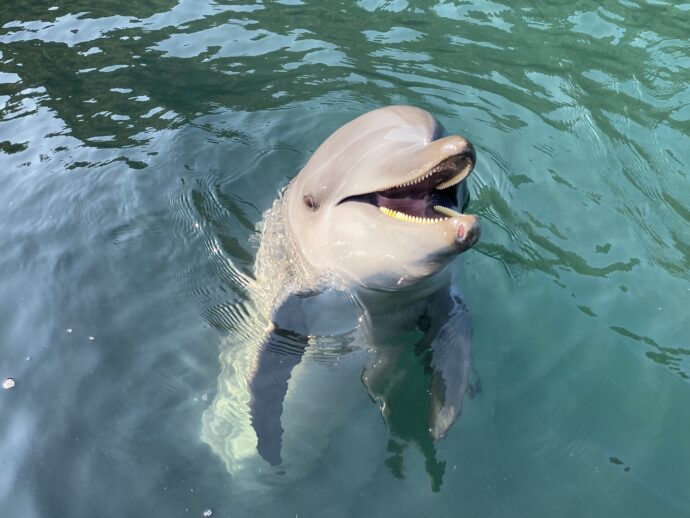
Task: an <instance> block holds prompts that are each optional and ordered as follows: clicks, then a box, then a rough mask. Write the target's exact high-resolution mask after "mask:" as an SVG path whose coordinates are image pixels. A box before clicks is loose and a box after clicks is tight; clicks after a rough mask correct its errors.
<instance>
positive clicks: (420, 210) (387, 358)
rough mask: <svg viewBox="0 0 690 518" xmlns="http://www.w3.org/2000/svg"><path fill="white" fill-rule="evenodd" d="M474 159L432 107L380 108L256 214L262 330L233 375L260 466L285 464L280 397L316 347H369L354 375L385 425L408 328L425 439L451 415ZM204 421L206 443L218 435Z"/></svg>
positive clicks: (467, 366)
mask: <svg viewBox="0 0 690 518" xmlns="http://www.w3.org/2000/svg"><path fill="white" fill-rule="evenodd" d="M475 163H476V153H475V149H474V147H473V145H472V144H471V143H470V142H469V141H468V140H466V139H465V138H463V137H461V136H458V135H448V134H446V132H445V130H444V129H443V127H442V126H441V124H440V123H439V122H438V121H437V120H436V119H435V118H434V117H433V116H432V115H430V114H429V113H428V112H426V111H424V110H421V109H419V108H414V107H411V106H389V107H385V108H380V109H377V110H374V111H371V112H369V113H366V114H364V115H361V116H359V117H357V118H356V119H354V120H353V121H351V122H349V123H347V124H345V125H344V126H342V127H341V128H340V129H338V130H337V131H335V133H333V134H332V135H331V136H330V137H328V138H327V139H326V141H325V142H323V144H321V146H320V147H319V148H318V149H317V150H316V151H315V152H314V154H313V155H312V157H311V158H310V160H309V161H308V162H307V164H306V165H305V166H304V168H303V169H302V170H301V171H300V172H299V174H297V176H296V177H294V178H293V179H292V181H290V183H289V185H288V186H287V187H286V189H285V190H284V191H283V193H282V195H281V196H280V197H279V198H278V199H277V200H276V201H275V203H274V204H273V206H272V207H271V208H270V209H269V210H268V211H267V212H266V213H265V214H264V218H263V223H262V229H261V242H260V245H259V250H258V252H257V259H256V265H255V279H256V281H255V283H254V285H253V287H252V289H251V291H252V296H253V297H254V298H255V299H257V300H261V303H260V304H257V305H256V307H257V308H260V309H261V311H259V313H263V315H262V318H263V322H264V328H263V329H262V331H261V332H260V333H258V334H256V333H255V334H254V335H252V337H253V339H255V340H254V343H252V345H251V346H248V351H249V353H248V354H249V356H250V365H249V367H248V369H247V371H246V372H244V373H238V372H237V367H234V372H235V373H236V374H237V375H238V376H239V377H240V378H242V379H244V380H246V382H243V384H241V387H242V388H243V389H245V390H246V391H247V392H248V397H247V398H246V407H245V409H246V410H245V411H248V414H249V422H250V423H251V428H252V430H253V431H254V434H255V436H256V440H255V443H254V444H255V445H256V450H255V451H258V454H259V455H260V457H261V458H262V459H264V460H265V461H266V462H267V463H268V464H270V465H271V466H280V465H281V463H282V462H283V459H282V452H281V449H282V439H283V434H284V429H283V422H284V421H285V419H284V416H283V410H284V403H285V400H286V394H288V391H289V390H291V389H290V386H291V385H292V384H295V383H298V382H299V380H298V379H294V376H293V374H294V373H295V371H296V369H297V367H298V366H299V365H300V363H301V362H302V360H303V358H304V356H305V353H306V352H308V350H309V349H310V348H313V347H314V344H316V343H319V340H321V341H323V340H326V341H328V340H329V339H332V340H335V341H336V342H337V341H338V340H340V339H342V340H344V342H347V343H348V344H351V343H355V344H357V345H358V347H359V348H360V349H365V351H366V355H367V358H368V360H367V361H366V365H365V366H364V368H363V370H362V371H361V380H362V382H363V384H364V386H365V387H366V389H367V391H368V393H369V395H370V396H371V398H372V399H374V400H375V401H377V402H378V403H379V405H380V408H381V413H382V415H383V417H384V420H385V421H386V423H387V424H389V426H393V423H395V422H396V419H395V417H394V416H391V415H390V412H391V408H394V407H396V405H392V406H391V405H390V404H388V402H387V396H388V394H390V393H391V391H390V390H388V389H387V387H391V386H392V385H391V382H390V380H391V379H392V378H391V376H393V375H394V372H393V373H392V371H394V370H395V369H394V366H395V365H396V358H400V357H402V356H404V355H403V354H401V351H400V346H399V345H397V344H398V343H399V342H398V341H397V338H396V337H399V336H401V334H403V333H406V332H409V331H411V330H415V331H416V332H417V333H418V334H419V336H420V338H419V340H418V342H419V343H418V347H417V351H416V352H415V354H419V355H425V362H426V363H425V365H426V370H427V372H428V374H429V375H428V382H429V386H428V389H427V390H425V391H424V394H423V395H422V397H426V398H427V399H428V401H427V405H426V408H427V409H428V415H426V416H422V417H421V419H422V420H423V421H424V423H423V427H424V430H425V432H424V433H426V434H427V436H428V440H429V442H430V443H432V442H433V441H435V440H437V439H440V438H442V437H443V436H445V435H446V433H447V432H448V430H449V429H450V427H451V426H452V424H453V423H454V422H455V421H456V419H457V418H458V416H459V414H460V412H461V409H462V402H463V398H464V396H465V394H466V393H467V392H468V391H469V390H470V386H471V385H470V383H469V377H470V372H471V341H470V334H471V329H470V327H471V326H470V315H469V312H468V309H467V307H466V305H465V303H464V301H463V298H462V295H461V294H460V292H459V290H458V288H457V282H455V281H454V280H453V276H454V272H455V270H456V269H455V268H452V267H451V266H452V265H453V263H454V261H453V259H454V258H455V257H456V256H458V255H459V254H461V253H462V252H464V251H466V250H468V249H469V248H471V247H472V246H473V245H474V244H475V243H476V242H477V240H478V239H479V235H480V225H479V221H478V219H477V217H476V216H474V215H471V214H465V213H463V211H464V210H465V208H466V206H467V204H468V202H469V194H468V189H467V184H466V179H467V177H468V175H469V174H470V173H471V172H472V170H473V168H474V166H475ZM353 336H355V337H356V338H355V339H351V337H353ZM342 340H341V341H342ZM344 342H343V343H344ZM334 372H336V371H334ZM327 379H328V378H327ZM339 379H341V378H339V377H338V376H337V375H334V376H333V381H332V383H337V382H338V381H337V380H339ZM425 379H426V378H425ZM326 383H328V381H326ZM238 387H239V385H238ZM330 388H331V389H332V388H333V387H330ZM226 392H228V391H226ZM231 392H233V391H229V392H228V394H230V393H231ZM319 395H320V394H319V392H318V391H315V392H313V393H312V394H311V395H310V397H314V398H318V397H319ZM217 406H218V408H219V411H220V410H221V406H223V407H228V404H227V402H221V401H219V402H218V404H217ZM397 407H400V405H399V404H398V405H397ZM329 411H332V412H334V413H337V412H339V409H338V408H332V409H331V410H329ZM231 420H235V421H238V422H239V421H240V420H241V418H240V417H233V418H228V419H226V421H231ZM398 421H399V420H398ZM208 422H209V424H208V426H207V427H206V428H208V430H209V432H208V434H207V435H209V436H210V435H211V434H212V433H216V434H218V433H219V432H218V430H219V427H218V426H217V425H215V424H213V422H212V421H211V420H210V418H209V421H208ZM427 446H428V445H427ZM427 449H428V447H427ZM431 449H433V447H431Z"/></svg>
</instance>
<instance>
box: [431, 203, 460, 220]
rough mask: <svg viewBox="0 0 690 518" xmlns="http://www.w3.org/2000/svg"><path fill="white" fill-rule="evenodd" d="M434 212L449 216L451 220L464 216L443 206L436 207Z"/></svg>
mask: <svg viewBox="0 0 690 518" xmlns="http://www.w3.org/2000/svg"><path fill="white" fill-rule="evenodd" d="M434 210H435V211H436V212H439V213H441V214H443V215H444V216H448V217H449V218H455V217H457V216H462V214H461V213H459V212H458V211H455V210H453V209H449V208H448V207H444V206H443V205H434Z"/></svg>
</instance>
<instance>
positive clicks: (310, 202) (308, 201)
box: [303, 194, 319, 211]
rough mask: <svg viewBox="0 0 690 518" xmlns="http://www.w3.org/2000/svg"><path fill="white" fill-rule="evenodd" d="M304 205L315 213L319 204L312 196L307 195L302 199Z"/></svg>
mask: <svg viewBox="0 0 690 518" xmlns="http://www.w3.org/2000/svg"><path fill="white" fill-rule="evenodd" d="M303 200H304V204H305V205H306V206H307V207H309V208H310V209H311V210H313V211H316V210H318V209H319V203H318V202H317V201H316V200H315V199H314V197H313V196H311V195H309V194H307V195H306V196H305V197H304V198H303Z"/></svg>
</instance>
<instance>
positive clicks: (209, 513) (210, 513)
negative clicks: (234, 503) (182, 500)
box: [204, 509, 213, 518]
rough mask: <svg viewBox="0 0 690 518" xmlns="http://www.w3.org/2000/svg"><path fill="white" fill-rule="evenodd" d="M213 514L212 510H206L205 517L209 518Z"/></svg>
mask: <svg viewBox="0 0 690 518" xmlns="http://www.w3.org/2000/svg"><path fill="white" fill-rule="evenodd" d="M212 514H213V511H211V510H210V509H206V510H205V511H204V516H205V517H207V518H208V517H209V516H211V515H212Z"/></svg>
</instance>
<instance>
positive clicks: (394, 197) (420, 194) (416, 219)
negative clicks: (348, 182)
mask: <svg viewBox="0 0 690 518" xmlns="http://www.w3.org/2000/svg"><path fill="white" fill-rule="evenodd" d="M473 167H474V154H473V153H471V152H466V153H462V154H460V155H456V156H452V157H450V158H447V159H446V160H444V161H442V162H441V163H439V164H438V165H436V166H435V167H434V168H433V169H431V170H430V171H428V172H426V173H425V174H423V175H421V176H420V177H419V178H417V179H415V180H412V181H409V182H406V183H404V184H402V185H396V186H394V187H389V188H386V189H384V190H381V191H376V192H371V193H367V194H360V195H356V196H349V197H348V198H345V199H344V200H342V201H341V202H340V203H344V202H346V201H359V202H362V203H369V204H371V205H375V206H376V207H378V208H379V210H380V211H381V212H382V213H383V214H385V215H386V216H390V217H391V218H395V219H398V220H401V221H407V222H411V223H422V224H429V223H439V222H442V221H444V220H445V219H448V218H452V217H455V216H460V212H459V207H458V185H459V184H460V182H462V181H463V180H464V179H465V178H467V176H468V175H469V174H470V173H471V172H472V168H473Z"/></svg>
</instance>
